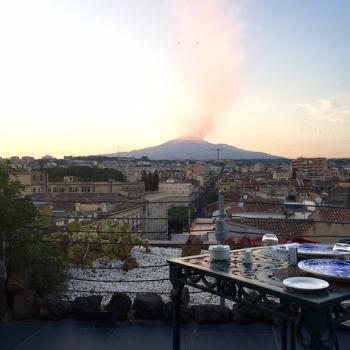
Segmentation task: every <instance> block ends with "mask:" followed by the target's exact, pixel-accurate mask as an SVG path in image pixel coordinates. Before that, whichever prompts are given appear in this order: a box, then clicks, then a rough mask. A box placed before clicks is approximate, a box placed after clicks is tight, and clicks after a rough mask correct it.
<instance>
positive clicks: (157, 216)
mask: <svg viewBox="0 0 350 350" xmlns="http://www.w3.org/2000/svg"><path fill="white" fill-rule="evenodd" d="M144 199H145V202H144V203H145V206H144V214H143V227H144V233H142V238H143V239H147V240H167V239H168V200H169V198H168V195H167V194H164V193H161V192H154V193H149V194H146V195H145V197H144Z"/></svg>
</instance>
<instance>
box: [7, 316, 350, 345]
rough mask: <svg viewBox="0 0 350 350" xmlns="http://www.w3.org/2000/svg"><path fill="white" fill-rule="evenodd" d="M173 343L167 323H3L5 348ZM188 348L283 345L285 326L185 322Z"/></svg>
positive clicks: (345, 341) (347, 335)
mask: <svg viewBox="0 0 350 350" xmlns="http://www.w3.org/2000/svg"><path fill="white" fill-rule="evenodd" d="M338 337H339V343H340V349H344V350H345V349H349V348H350V332H349V331H346V332H345V331H339V333H338ZM171 348H172V329H171V327H169V326H165V325H164V324H163V323H161V322H135V323H118V324H116V325H114V326H113V327H112V328H96V327H95V324H94V323H93V322H79V321H74V320H64V321H58V322H46V321H40V320H28V321H21V322H12V323H7V324H0V349H1V350H10V349H20V350H24V349H26V350H41V349H45V350H48V349H49V350H73V349H74V350H77V349H84V350H90V349H91V350H105V349H106V350H112V349H113V350H140V349H142V350H158V349H160V350H162V349H165V350H167V349H169V350H171ZM181 349H184V350H206V349H210V350H213V349H220V350H233V349H235V350H240V349H244V350H251V349H259V350H275V349H276V350H279V349H280V340H279V329H278V328H276V327H273V326H268V325H262V324H253V325H247V326H240V325H236V324H225V325H196V324H188V325H184V326H183V329H182V347H181Z"/></svg>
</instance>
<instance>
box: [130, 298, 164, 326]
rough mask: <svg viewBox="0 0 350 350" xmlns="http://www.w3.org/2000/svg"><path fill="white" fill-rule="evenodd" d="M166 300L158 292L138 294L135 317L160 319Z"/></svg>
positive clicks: (134, 305) (134, 306)
mask: <svg viewBox="0 0 350 350" xmlns="http://www.w3.org/2000/svg"><path fill="white" fill-rule="evenodd" d="M163 306H164V302H163V300H162V298H161V296H160V295H158V294H156V293H145V294H139V295H137V296H136V298H135V300H134V304H133V309H134V311H135V317H136V318H139V319H151V320H152V319H158V318H160V317H161V316H162V311H163Z"/></svg>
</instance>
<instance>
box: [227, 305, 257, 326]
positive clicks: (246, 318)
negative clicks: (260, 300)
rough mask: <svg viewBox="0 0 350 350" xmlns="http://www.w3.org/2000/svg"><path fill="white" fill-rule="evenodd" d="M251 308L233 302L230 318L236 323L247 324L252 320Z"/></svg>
mask: <svg viewBox="0 0 350 350" xmlns="http://www.w3.org/2000/svg"><path fill="white" fill-rule="evenodd" d="M252 316H253V314H252V308H250V307H249V306H246V305H243V304H234V305H233V307H232V319H233V321H234V322H236V323H238V324H249V323H252V322H254V318H253V317H252Z"/></svg>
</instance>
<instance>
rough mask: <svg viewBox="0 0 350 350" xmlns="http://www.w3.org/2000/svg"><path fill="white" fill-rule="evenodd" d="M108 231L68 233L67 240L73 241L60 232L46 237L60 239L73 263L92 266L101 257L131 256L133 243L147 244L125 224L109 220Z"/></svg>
mask: <svg viewBox="0 0 350 350" xmlns="http://www.w3.org/2000/svg"><path fill="white" fill-rule="evenodd" d="M108 231H109V233H99V232H84V231H81V232H73V233H70V234H69V240H70V241H73V242H74V243H69V241H68V240H67V239H68V236H67V234H66V233H62V232H57V233H52V234H50V235H48V236H47V239H49V240H59V241H61V242H62V243H61V247H64V252H65V255H66V256H67V258H68V259H69V261H70V262H71V263H72V264H74V265H84V266H92V263H93V262H94V261H95V260H96V259H98V258H101V257H107V258H109V259H111V260H112V259H120V260H124V261H125V260H127V259H128V258H130V257H131V255H130V254H131V250H132V247H133V246H134V245H145V246H146V244H147V243H146V242H145V241H143V240H142V239H141V238H140V236H139V235H138V234H135V233H132V232H130V226H129V225H127V224H124V225H121V226H120V225H118V224H116V223H113V222H110V223H108ZM113 231H115V233H113ZM119 231H120V232H121V233H120V232H119ZM62 249H63V248H62ZM129 266H131V264H129Z"/></svg>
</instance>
